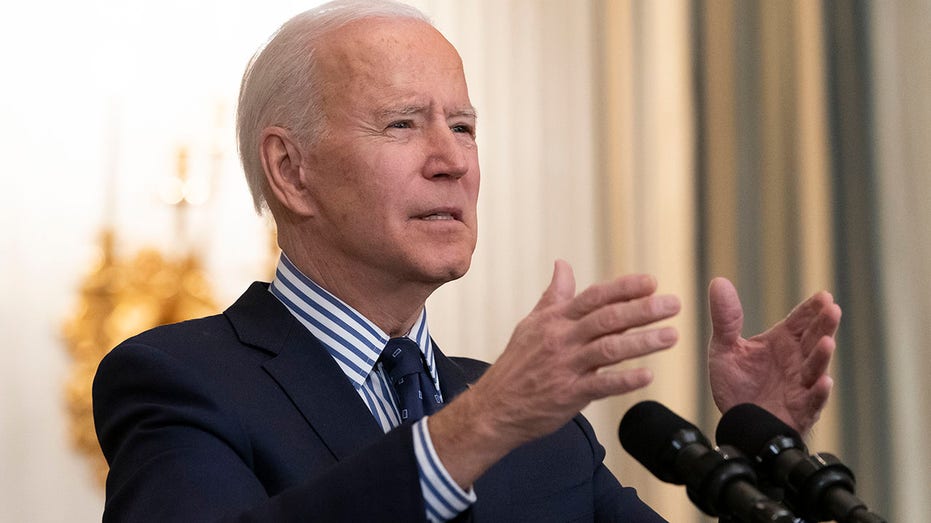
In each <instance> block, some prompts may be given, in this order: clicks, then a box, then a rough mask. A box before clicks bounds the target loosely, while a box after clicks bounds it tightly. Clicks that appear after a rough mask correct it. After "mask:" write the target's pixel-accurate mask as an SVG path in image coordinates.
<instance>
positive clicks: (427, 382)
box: [379, 338, 443, 423]
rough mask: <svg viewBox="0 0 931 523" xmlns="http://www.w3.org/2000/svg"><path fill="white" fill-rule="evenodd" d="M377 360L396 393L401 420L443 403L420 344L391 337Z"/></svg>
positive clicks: (426, 412) (416, 417)
mask: <svg viewBox="0 0 931 523" xmlns="http://www.w3.org/2000/svg"><path fill="white" fill-rule="evenodd" d="M379 360H380V361H381V362H382V365H383V366H384V368H385V371H386V372H387V373H388V378H389V379H390V380H391V383H392V384H393V385H394V389H395V391H396V392H397V394H398V410H399V411H400V413H401V423H406V422H411V423H413V422H414V421H417V420H419V419H420V418H422V417H424V416H429V415H430V414H433V413H434V412H436V411H437V410H439V408H440V406H441V405H442V404H443V401H442V399H441V398H440V395H439V393H438V392H437V391H436V387H435V386H434V385H433V380H432V379H430V376H429V375H428V374H427V371H426V368H425V367H424V361H423V357H422V356H421V352H420V347H418V346H417V344H416V343H414V342H413V341H412V340H410V339H408V338H392V339H390V340H388V345H386V346H385V350H383V351H382V353H381V357H380V358H379Z"/></svg>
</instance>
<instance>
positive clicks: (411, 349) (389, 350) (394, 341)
mask: <svg viewBox="0 0 931 523" xmlns="http://www.w3.org/2000/svg"><path fill="white" fill-rule="evenodd" d="M379 360H381V362H382V365H384V367H385V371H387V372H388V375H389V376H390V377H391V380H392V381H396V380H397V379H398V378H401V377H403V376H408V375H410V374H416V373H418V372H424V362H423V355H422V353H421V352H420V346H418V345H417V344H416V343H415V342H414V341H413V340H411V339H410V338H391V339H390V340H388V344H387V345H385V350H383V351H382V352H381V357H379Z"/></svg>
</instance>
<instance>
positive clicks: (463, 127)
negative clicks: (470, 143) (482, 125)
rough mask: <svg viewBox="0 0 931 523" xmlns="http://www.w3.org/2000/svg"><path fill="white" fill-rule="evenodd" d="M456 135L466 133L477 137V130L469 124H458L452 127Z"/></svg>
mask: <svg viewBox="0 0 931 523" xmlns="http://www.w3.org/2000/svg"><path fill="white" fill-rule="evenodd" d="M450 129H451V130H452V131H453V132H454V133H465V134H468V135H469V136H475V128H474V127H473V126H471V125H467V124H457V125H453V126H452V127H450Z"/></svg>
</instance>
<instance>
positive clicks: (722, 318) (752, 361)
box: [708, 278, 841, 433]
mask: <svg viewBox="0 0 931 523" xmlns="http://www.w3.org/2000/svg"><path fill="white" fill-rule="evenodd" d="M709 299H710V305H711V316H712V325H713V334H712V338H711V342H710V344H709V348H708V367H709V373H710V378H711V390H712V394H713V396H714V400H715V404H716V405H717V406H718V409H720V410H721V412H726V411H727V410H728V409H730V408H731V407H733V406H735V405H737V404H740V403H755V404H757V405H759V406H761V407H763V408H765V409H767V410H769V411H770V412H772V413H773V414H775V415H776V416H778V417H779V418H781V419H782V420H783V421H784V422H786V423H788V424H789V425H791V426H793V427H794V428H795V429H797V430H799V431H800V432H802V433H806V432H808V430H810V429H811V427H812V426H813V425H814V423H815V421H817V419H818V416H819V415H820V413H821V409H823V408H824V405H825V403H826V402H827V399H828V396H829V395H830V392H831V385H832V381H831V378H830V376H828V375H827V374H826V372H827V367H828V364H829V363H830V360H831V355H832V354H833V351H834V347H835V343H834V333H835V332H836V330H837V326H838V323H839V321H840V314H841V313H840V307H838V306H837V305H836V304H834V302H833V298H831V295H830V294H828V293H826V292H821V293H818V294H815V295H814V296H812V297H811V298H809V299H808V300H806V301H804V302H802V303H801V304H800V305H799V306H797V307H796V308H795V309H793V311H792V312H791V313H789V315H788V316H786V318H785V319H783V320H782V321H780V322H779V323H777V324H776V325H774V326H773V327H772V328H770V329H769V330H767V331H766V332H764V333H762V334H759V335H757V336H753V337H751V338H749V339H747V338H744V337H742V336H741V333H740V330H741V328H742V326H743V309H742V308H741V305H740V300H739V298H738V296H737V291H736V290H735V289H734V287H733V285H732V284H731V283H730V282H729V281H727V280H725V279H723V278H718V279H716V280H714V281H713V282H712V285H711V288H710V290H709Z"/></svg>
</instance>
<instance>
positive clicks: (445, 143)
mask: <svg viewBox="0 0 931 523" xmlns="http://www.w3.org/2000/svg"><path fill="white" fill-rule="evenodd" d="M432 127H433V130H432V131H431V132H430V133H429V144H428V154H427V162H426V165H424V176H425V177H427V178H453V179H457V180H458V179H459V178H462V177H463V176H465V175H466V174H467V173H468V172H469V167H470V162H469V158H470V155H474V154H475V143H474V142H473V141H471V137H470V139H468V140H467V139H465V138H464V137H463V136H457V134H459V133H456V132H454V131H453V130H452V129H450V128H449V127H448V126H446V125H445V124H439V125H436V126H432Z"/></svg>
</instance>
